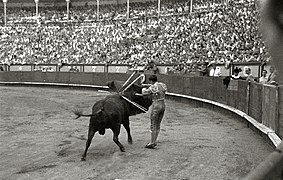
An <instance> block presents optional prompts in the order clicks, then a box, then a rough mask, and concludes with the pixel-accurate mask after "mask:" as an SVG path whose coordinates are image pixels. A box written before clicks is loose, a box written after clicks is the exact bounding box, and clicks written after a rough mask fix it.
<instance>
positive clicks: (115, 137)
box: [111, 125, 125, 152]
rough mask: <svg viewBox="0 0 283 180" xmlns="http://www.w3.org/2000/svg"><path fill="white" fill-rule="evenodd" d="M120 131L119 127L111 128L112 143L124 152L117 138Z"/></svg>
mask: <svg viewBox="0 0 283 180" xmlns="http://www.w3.org/2000/svg"><path fill="white" fill-rule="evenodd" d="M120 129H121V125H117V126H115V127H113V128H111V130H112V131H113V141H114V142H115V143H116V144H117V145H118V146H119V148H120V150H121V151H122V152H125V148H124V146H123V145H122V144H121V143H120V142H119V138H118V136H119V134H120Z"/></svg>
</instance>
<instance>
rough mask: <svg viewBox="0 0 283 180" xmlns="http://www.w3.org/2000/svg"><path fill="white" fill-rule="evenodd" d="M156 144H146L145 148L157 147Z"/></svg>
mask: <svg viewBox="0 0 283 180" xmlns="http://www.w3.org/2000/svg"><path fill="white" fill-rule="evenodd" d="M155 146H156V145H155V144H147V145H146V146H145V148H148V149H155Z"/></svg>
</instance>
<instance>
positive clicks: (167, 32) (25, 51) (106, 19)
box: [0, 0, 269, 71]
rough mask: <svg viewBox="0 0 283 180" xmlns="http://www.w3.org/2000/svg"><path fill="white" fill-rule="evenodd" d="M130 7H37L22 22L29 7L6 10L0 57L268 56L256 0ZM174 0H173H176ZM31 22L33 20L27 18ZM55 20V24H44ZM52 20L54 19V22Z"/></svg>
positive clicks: (180, 60) (178, 59) (166, 60)
mask: <svg viewBox="0 0 283 180" xmlns="http://www.w3.org/2000/svg"><path fill="white" fill-rule="evenodd" d="M162 2H163V5H162V6H161V12H160V16H159V17H157V16H156V15H157V10H156V2H155V3H153V2H151V3H150V2H148V3H142V4H134V5H132V6H131V11H130V17H131V19H130V20H127V19H126V16H125V12H126V7H125V6H121V5H119V6H115V7H114V6H110V5H108V6H101V11H100V19H101V20H100V21H96V18H97V17H96V9H95V8H94V7H88V6H86V7H81V8H75V7H73V8H72V9H71V15H70V19H71V22H72V21H74V20H78V22H76V23H70V22H69V23H58V22H59V21H61V20H66V13H65V12H64V11H63V10H58V9H56V10H42V11H41V12H40V15H41V20H40V21H37V23H27V22H22V19H25V20H27V19H28V17H33V15H34V11H33V10H28V9H26V10H17V9H16V10H14V11H8V14H9V18H8V20H9V22H11V23H12V24H11V25H9V26H7V27H4V26H1V27H0V28H1V29H0V61H1V62H2V63H6V64H11V63H21V64H24V63H35V64H37V63H55V64H57V63H62V62H63V63H68V64H95V63H117V64H137V63H138V64H146V63H147V62H149V61H155V63H157V64H179V65H177V66H176V67H174V69H173V70H174V71H187V70H188V69H190V68H192V67H193V68H194V64H195V63H207V62H211V61H215V62H216V63H225V62H227V61H229V62H230V61H233V62H249V61H258V62H264V61H268V57H269V55H268V54H267V51H266V49H265V45H264V42H263V41H262V38H261V34H260V33H259V31H258V23H259V21H258V11H257V7H256V5H255V2H254V1H248V2H247V1H243V0H241V1H229V3H223V0H215V1H208V0H203V1H196V3H195V4H194V13H189V4H188V1H177V2H176V3H173V2H172V1H170V0H168V1H165V2H164V1H162ZM174 2H175V1H174ZM225 2H226V1H225ZM31 21H34V19H32V18H31ZM46 22H53V23H46ZM55 22H57V23H55Z"/></svg>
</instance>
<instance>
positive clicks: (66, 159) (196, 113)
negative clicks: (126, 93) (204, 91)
mask: <svg viewBox="0 0 283 180" xmlns="http://www.w3.org/2000/svg"><path fill="white" fill-rule="evenodd" d="M108 94H109V93H108V92H105V91H96V90H81V89H74V88H51V87H23V86H1V88H0V109H1V111H0V116H1V120H0V127H1V139H0V143H1V158H0V164H1V169H0V172H1V179H212V180H214V179H215V180H219V179H241V178H243V177H244V176H246V175H247V174H248V173H249V172H250V171H251V170H252V169H254V168H255V167H256V166H257V165H258V164H259V163H260V162H261V161H263V160H264V159H265V157H266V156H267V155H268V154H269V153H270V152H272V150H273V148H272V147H271V146H270V145H269V144H267V143H266V142H265V140H264V139H263V138H262V137H261V136H259V135H258V134H257V133H256V132H254V131H252V130H251V129H250V128H248V127H247V125H246V123H243V122H242V121H239V120H238V119H237V118H236V117H235V116H233V115H229V114H224V113H220V112H217V111H212V110H209V109H207V108H203V107H199V106H196V105H193V104H190V103H185V102H180V101H175V100H173V99H172V100H171V99H170V100H167V102H166V104H167V109H166V113H165V117H164V119H163V122H162V128H161V134H160V137H159V140H158V144H159V145H158V147H157V148H156V149H146V148H144V146H145V145H146V144H147V143H148V140H149V114H148V113H146V114H139V115H136V116H132V117H131V118H130V127H131V131H132V136H133V141H134V143H133V144H131V145H130V144H127V140H126V137H127V136H126V131H125V129H123V128H122V129H121V134H120V141H121V143H122V144H124V145H125V148H126V152H120V151H119V148H118V147H117V146H116V145H115V143H114V142H113V141H112V132H111V131H109V130H107V131H106V134H105V135H104V136H101V135H99V134H96V135H95V137H94V138H93V143H92V145H91V147H90V149H89V152H88V159H87V161H85V162H82V161H80V158H81V155H82V153H83V151H84V148H85V141H86V138H87V130H88V123H89V118H80V119H74V118H75V115H74V114H72V109H74V108H81V109H83V110H84V111H85V112H90V111H91V107H92V105H93V103H94V102H95V101H97V100H99V99H101V98H103V97H105V96H106V95H108Z"/></svg>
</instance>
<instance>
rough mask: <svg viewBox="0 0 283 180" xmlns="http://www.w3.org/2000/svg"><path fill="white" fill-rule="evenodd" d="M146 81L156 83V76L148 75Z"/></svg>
mask: <svg viewBox="0 0 283 180" xmlns="http://www.w3.org/2000/svg"><path fill="white" fill-rule="evenodd" d="M148 80H150V81H152V82H157V76H156V75H154V74H153V75H150V76H149V78H148Z"/></svg>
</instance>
